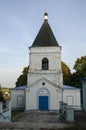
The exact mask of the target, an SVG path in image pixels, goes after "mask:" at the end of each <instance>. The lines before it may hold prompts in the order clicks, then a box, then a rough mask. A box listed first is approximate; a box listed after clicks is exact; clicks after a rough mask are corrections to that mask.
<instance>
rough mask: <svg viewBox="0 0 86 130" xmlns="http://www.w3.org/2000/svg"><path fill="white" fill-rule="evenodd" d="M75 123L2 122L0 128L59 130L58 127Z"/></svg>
mask: <svg viewBox="0 0 86 130" xmlns="http://www.w3.org/2000/svg"><path fill="white" fill-rule="evenodd" d="M72 126H73V124H64V123H26V122H25V123H24V122H10V123H9V122H8V123H0V130H57V129H58V128H68V127H72Z"/></svg>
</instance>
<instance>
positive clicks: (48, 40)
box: [31, 13, 59, 47]
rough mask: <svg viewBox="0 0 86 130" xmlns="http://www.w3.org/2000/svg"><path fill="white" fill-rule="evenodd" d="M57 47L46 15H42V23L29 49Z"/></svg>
mask: <svg viewBox="0 0 86 130" xmlns="http://www.w3.org/2000/svg"><path fill="white" fill-rule="evenodd" d="M48 46H59V44H58V42H57V41H56V38H55V36H54V34H53V32H52V29H51V27H50V25H49V23H48V14H47V13H45V14H44V22H43V25H42V27H41V28H40V30H39V32H38V34H37V36H36V38H35V40H34V42H33V44H32V46H31V47H48Z"/></svg>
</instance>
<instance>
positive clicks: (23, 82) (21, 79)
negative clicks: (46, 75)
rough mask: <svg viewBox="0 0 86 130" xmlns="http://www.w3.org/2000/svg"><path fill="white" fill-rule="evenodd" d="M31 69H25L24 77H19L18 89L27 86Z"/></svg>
mask: <svg viewBox="0 0 86 130" xmlns="http://www.w3.org/2000/svg"><path fill="white" fill-rule="evenodd" d="M28 69H29V67H24V69H23V71H22V73H23V74H22V75H20V76H19V78H18V79H17V82H16V87H20V86H24V85H27V73H28Z"/></svg>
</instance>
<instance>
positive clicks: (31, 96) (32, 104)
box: [26, 79, 62, 111]
mask: <svg viewBox="0 0 86 130" xmlns="http://www.w3.org/2000/svg"><path fill="white" fill-rule="evenodd" d="M43 82H45V85H42V83H43ZM42 88H43V89H46V90H48V92H49V110H58V109H59V101H62V89H61V88H58V87H56V86H54V85H52V84H50V83H48V82H46V81H45V80H44V79H43V80H41V81H39V82H37V83H35V84H33V85H32V86H31V87H28V88H27V89H26V111H27V110H39V99H38V96H39V93H38V92H39V90H40V89H42Z"/></svg>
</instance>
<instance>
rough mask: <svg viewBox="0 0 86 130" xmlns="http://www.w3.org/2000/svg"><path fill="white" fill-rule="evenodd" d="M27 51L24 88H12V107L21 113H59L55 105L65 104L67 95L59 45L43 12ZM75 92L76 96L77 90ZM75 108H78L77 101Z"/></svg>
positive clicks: (57, 106)
mask: <svg viewBox="0 0 86 130" xmlns="http://www.w3.org/2000/svg"><path fill="white" fill-rule="evenodd" d="M29 49H30V53H29V71H28V75H27V86H26V87H19V88H14V89H12V91H11V93H12V94H11V95H12V96H11V100H12V107H13V108H14V106H16V107H17V105H18V104H20V106H22V107H24V109H25V111H28V110H59V102H60V101H63V100H64V99H63V98H65V101H66V96H68V95H67V93H66V92H65V93H66V94H65V95H64V94H63V93H64V91H63V90H64V88H63V75H62V68H61V46H59V44H58V42H57V41H56V39H55V36H54V34H53V32H52V30H51V27H50V25H49V23H48V14H47V13H45V14H44V22H43V24H42V26H41V28H40V30H39V32H38V34H37V36H36V38H35V40H34V42H33V44H32V46H31V47H30V48H29ZM71 92H72V91H71ZM78 92H79V97H80V91H79V90H78ZM69 97H70V96H69ZM14 98H15V101H14ZM71 100H73V99H72V98H71ZM14 102H15V103H14ZM72 103H73V101H72ZM16 104H17V105H16ZM76 105H77V106H80V99H79V101H78V102H77V103H76Z"/></svg>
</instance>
